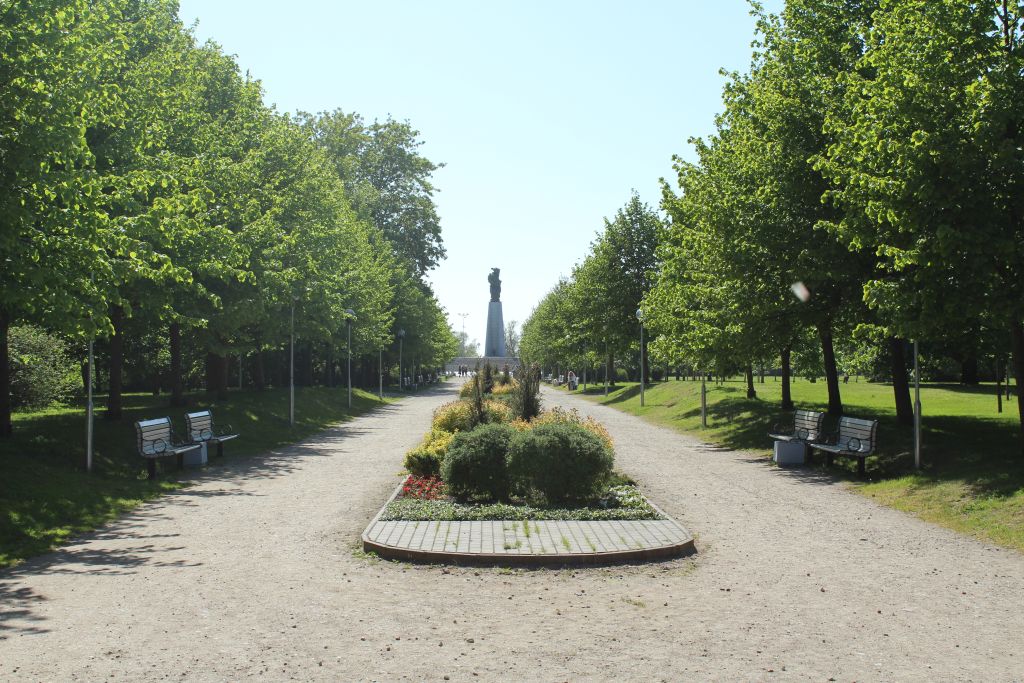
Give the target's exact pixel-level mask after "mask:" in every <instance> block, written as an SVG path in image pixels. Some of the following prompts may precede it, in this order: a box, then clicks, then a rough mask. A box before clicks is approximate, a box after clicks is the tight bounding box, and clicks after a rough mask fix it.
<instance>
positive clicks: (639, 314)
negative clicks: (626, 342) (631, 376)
mask: <svg viewBox="0 0 1024 683" xmlns="http://www.w3.org/2000/svg"><path fill="white" fill-rule="evenodd" d="M636 319H637V320H639V321H640V407H641V408H643V407H644V384H645V382H646V379H647V378H646V377H644V312H643V310H642V309H640V308H638V309H636Z"/></svg>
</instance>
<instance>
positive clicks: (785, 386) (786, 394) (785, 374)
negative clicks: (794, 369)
mask: <svg viewBox="0 0 1024 683" xmlns="http://www.w3.org/2000/svg"><path fill="white" fill-rule="evenodd" d="M789 354H790V347H788V346H787V347H785V348H783V349H782V352H781V354H780V356H781V363H782V409H783V410H793V395H792V393H791V392H790V387H789V377H790V365H789Z"/></svg>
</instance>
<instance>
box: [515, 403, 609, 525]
mask: <svg viewBox="0 0 1024 683" xmlns="http://www.w3.org/2000/svg"><path fill="white" fill-rule="evenodd" d="M613 462H614V457H613V456H612V451H611V449H610V448H608V447H607V446H605V444H604V442H603V441H602V440H601V438H600V437H598V436H597V435H596V434H594V433H593V432H591V431H590V430H588V429H586V428H584V427H582V426H580V425H575V424H565V423H552V424H542V425H539V426H537V427H535V428H533V429H531V430H529V431H525V432H517V433H516V436H515V438H514V439H513V440H512V444H511V445H510V446H509V451H508V471H509V478H510V481H511V482H512V484H513V486H514V487H515V488H516V489H517V490H519V491H521V492H523V493H526V494H527V495H528V496H530V497H536V495H537V494H540V495H541V496H543V497H544V499H545V500H546V501H547V502H548V503H549V504H552V505H558V504H564V503H572V502H581V501H586V500H588V499H591V498H594V497H596V496H598V495H600V494H601V493H602V489H603V488H604V486H605V484H606V483H607V481H608V476H609V475H610V474H611V472H612V465H613Z"/></svg>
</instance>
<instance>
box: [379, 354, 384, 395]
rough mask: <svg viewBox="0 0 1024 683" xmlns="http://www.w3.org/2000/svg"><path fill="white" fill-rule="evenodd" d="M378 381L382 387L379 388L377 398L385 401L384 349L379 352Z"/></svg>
mask: <svg viewBox="0 0 1024 683" xmlns="http://www.w3.org/2000/svg"><path fill="white" fill-rule="evenodd" d="M377 379H378V380H379V382H380V386H378V388H377V398H379V399H380V400H382V401H383V400H384V349H379V350H378V351H377Z"/></svg>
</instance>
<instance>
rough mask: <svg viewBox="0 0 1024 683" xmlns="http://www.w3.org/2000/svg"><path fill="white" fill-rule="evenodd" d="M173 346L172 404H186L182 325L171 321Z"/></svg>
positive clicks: (170, 337)
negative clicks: (182, 357) (182, 358)
mask: <svg viewBox="0 0 1024 683" xmlns="http://www.w3.org/2000/svg"><path fill="white" fill-rule="evenodd" d="M168 337H169V342H170V346H171V405H172V406H183V405H185V381H184V377H183V376H182V368H181V325H180V324H178V323H171V326H170V328H169V329H168Z"/></svg>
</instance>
